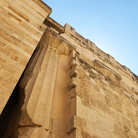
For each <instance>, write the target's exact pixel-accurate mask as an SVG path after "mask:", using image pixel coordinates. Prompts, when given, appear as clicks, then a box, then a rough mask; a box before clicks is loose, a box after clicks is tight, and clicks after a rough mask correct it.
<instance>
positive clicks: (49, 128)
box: [0, 0, 138, 138]
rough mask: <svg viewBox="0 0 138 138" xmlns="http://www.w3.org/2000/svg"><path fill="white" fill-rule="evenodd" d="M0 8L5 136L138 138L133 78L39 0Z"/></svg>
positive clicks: (0, 126) (0, 128)
mask: <svg viewBox="0 0 138 138" xmlns="http://www.w3.org/2000/svg"><path fill="white" fill-rule="evenodd" d="M0 11H1V13H0V19H1V20H0V24H1V27H0V53H1V54H0V102H1V103H0V113H1V112H2V113H1V116H0V137H21V138H22V137H23V138H37V137H41V138H111V137H113V138H127V137H129V138H137V137H138V77H137V76H136V75H134V74H133V73H132V72H131V71H130V70H129V69H128V68H126V67H125V66H122V65H121V64H120V63H118V62H117V61H116V60H115V59H114V58H113V57H112V56H110V55H109V54H106V53H104V52H103V51H102V50H100V49H99V48H98V47H97V46H96V45H95V44H94V43H93V42H91V41H90V40H88V39H85V38H84V37H83V36H81V35H80V34H78V33H77V32H76V31H75V29H74V28H72V27H71V26H69V25H68V24H66V25H65V26H64V27H63V26H61V25H60V24H58V23H57V22H56V21H54V20H53V19H52V18H50V17H47V16H48V15H49V14H50V13H51V8H50V7H49V6H47V5H46V4H44V3H43V2H42V1H41V0H30V1H27V0H20V1H18V0H14V3H13V2H12V1H10V0H2V1H1V3H0ZM9 21H10V22H9ZM43 21H44V23H43ZM33 51H34V52H33ZM30 57H31V58H30ZM28 61H29V62H28ZM27 63H28V64H27ZM24 68H25V70H24ZM23 70H24V72H23ZM22 72H23V74H22ZM21 74H22V75H21ZM20 77H21V78H20ZM19 78H20V80H19ZM18 80H19V82H18V83H17V81H18ZM16 84H17V86H16V88H15V89H14V87H15V85H16ZM13 89H14V91H13ZM12 91H13V92H12ZM11 93H12V95H11ZM10 95H11V97H10ZM9 97H10V98H9ZM8 98H9V101H8V102H7V100H8ZM6 102H7V105H6V106H5V104H6ZM4 107H5V108H4ZM3 108H4V110H3Z"/></svg>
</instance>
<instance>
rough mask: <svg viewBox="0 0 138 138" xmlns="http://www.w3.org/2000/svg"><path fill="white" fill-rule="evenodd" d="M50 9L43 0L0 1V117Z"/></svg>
mask: <svg viewBox="0 0 138 138" xmlns="http://www.w3.org/2000/svg"><path fill="white" fill-rule="evenodd" d="M50 13H51V8H50V7H48V6H47V5H46V4H44V3H43V2H42V1H40V0H29V1H28V0H1V1H0V113H1V112H2V110H3V107H4V106H5V104H6V102H7V100H8V99H9V97H10V95H11V93H12V91H13V89H14V88H15V85H16V83H17V81H18V80H19V78H20V76H21V74H22V72H23V70H24V68H25V66H26V65H27V63H28V61H29V59H30V57H31V55H32V53H33V51H34V49H35V48H36V46H37V44H38V42H39V40H40V38H41V36H42V34H43V32H44V30H45V29H46V25H44V24H43V21H44V20H45V18H46V17H47V16H48V15H49V14H50Z"/></svg>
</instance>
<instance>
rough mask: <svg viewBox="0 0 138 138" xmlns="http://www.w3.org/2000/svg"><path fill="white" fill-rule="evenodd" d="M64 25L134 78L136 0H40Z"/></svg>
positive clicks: (136, 66)
mask: <svg viewBox="0 0 138 138" xmlns="http://www.w3.org/2000/svg"><path fill="white" fill-rule="evenodd" d="M43 1H44V2H45V3H46V4H48V5H49V6H50V7H51V8H52V11H53V12H52V14H51V15H50V17H52V18H53V19H54V20H56V21H57V22H58V23H60V24H61V25H63V26H64V25H65V24H66V23H68V24H69V25H71V26H72V27H73V28H75V29H76V31H77V32H78V33H80V34H81V35H82V36H84V37H85V38H88V39H90V40H91V41H93V42H94V43H95V44H96V46H97V47H99V48H100V49H102V50H103V51H104V52H106V53H108V54H110V55H112V56H113V57H114V58H115V59H116V60H117V61H118V62H120V63H121V64H122V65H125V66H127V67H128V68H129V69H130V70H131V71H132V72H133V73H135V74H136V75H138V0H43Z"/></svg>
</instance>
